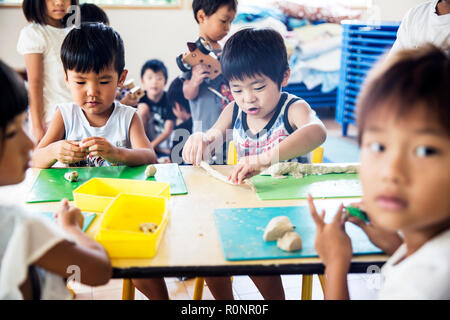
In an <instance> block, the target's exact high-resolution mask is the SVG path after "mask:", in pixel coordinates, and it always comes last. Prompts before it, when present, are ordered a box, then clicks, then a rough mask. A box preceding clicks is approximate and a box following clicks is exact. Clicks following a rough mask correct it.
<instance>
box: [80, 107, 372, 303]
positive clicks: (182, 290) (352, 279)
mask: <svg viewBox="0 0 450 320" xmlns="http://www.w3.org/2000/svg"><path fill="white" fill-rule="evenodd" d="M318 115H319V116H320V118H321V119H322V121H323V122H324V124H325V126H326V128H327V131H328V135H332V136H334V137H339V138H342V139H344V140H345V141H347V142H350V143H354V144H356V128H355V127H354V126H349V130H348V137H345V138H344V137H342V136H341V127H340V125H339V124H337V123H336V122H335V121H334V115H333V113H332V112H330V110H326V109H323V110H318ZM371 277H374V276H373V275H372V274H370V275H369V274H350V275H348V282H349V291H350V298H351V299H361V300H364V299H375V298H376V296H377V290H376V289H372V287H373V283H374V281H373V278H371ZM301 279H302V277H301V275H283V276H282V281H283V286H284V290H285V295H286V299H288V300H299V299H300V298H301V281H302V280H301ZM165 280H166V284H167V288H168V290H169V296H170V299H172V300H191V299H192V297H193V293H194V281H195V280H194V279H189V280H186V281H179V280H178V278H165ZM74 289H75V291H76V292H77V295H76V299H79V300H120V299H121V298H122V280H121V279H112V280H111V281H110V282H109V283H108V284H107V285H105V286H101V287H96V288H91V287H86V286H82V285H78V286H77V287H75V288H74ZM233 293H234V297H235V299H237V300H261V299H262V296H261V294H260V293H259V291H258V290H257V289H256V286H255V285H254V284H253V282H252V281H251V280H250V278H249V277H247V276H234V277H233ZM312 298H313V300H321V299H323V293H322V288H321V286H320V282H319V279H318V277H317V276H314V279H313V294H312ZM135 299H136V300H145V299H146V297H145V296H144V295H143V294H141V293H140V292H139V291H137V290H136V294H135ZM203 299H204V300H212V299H214V298H213V296H212V294H211V292H210V291H209V290H208V288H207V287H206V286H205V289H204V291H203Z"/></svg>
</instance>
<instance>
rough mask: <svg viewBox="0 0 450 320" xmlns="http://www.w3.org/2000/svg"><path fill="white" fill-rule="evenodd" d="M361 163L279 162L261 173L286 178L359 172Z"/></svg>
mask: <svg viewBox="0 0 450 320" xmlns="http://www.w3.org/2000/svg"><path fill="white" fill-rule="evenodd" d="M358 169H359V165H332V164H330V165H327V164H315V163H314V164H313V163H299V162H279V163H275V164H273V165H271V166H270V167H269V168H267V169H266V170H264V171H263V172H261V175H263V176H264V175H270V176H272V177H273V178H279V179H280V178H285V177H286V176H285V175H286V174H288V175H291V176H293V177H295V178H302V177H304V176H307V175H320V174H328V173H357V172H358Z"/></svg>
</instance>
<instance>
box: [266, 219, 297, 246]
mask: <svg viewBox="0 0 450 320" xmlns="http://www.w3.org/2000/svg"><path fill="white" fill-rule="evenodd" d="M294 228H295V227H294V226H293V225H292V223H291V220H289V217H287V216H278V217H275V218H272V220H270V221H269V223H268V224H267V226H266V228H265V229H264V236H263V239H264V241H274V240H277V239H278V238H281V237H282V236H283V235H284V234H285V233H286V232H289V231H293V230H294Z"/></svg>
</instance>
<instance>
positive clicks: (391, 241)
mask: <svg viewBox="0 0 450 320" xmlns="http://www.w3.org/2000/svg"><path fill="white" fill-rule="evenodd" d="M350 205H351V206H353V207H356V208H359V209H361V210H364V211H365V212H366V213H367V211H366V210H365V207H364V204H363V203H362V202H358V203H352V204H350ZM367 215H368V216H369V217H370V214H369V213H368V214H367ZM347 221H349V222H351V223H353V224H356V225H357V226H358V227H360V228H361V229H362V230H363V231H364V232H365V233H366V234H367V236H368V237H369V240H370V241H371V242H372V243H373V244H374V245H376V246H377V247H378V248H380V249H381V250H383V251H384V252H386V253H387V254H388V255H392V254H393V253H394V252H395V251H396V250H397V249H398V247H400V245H401V244H402V243H403V240H402V238H400V236H399V235H398V234H397V233H396V232H390V231H386V230H384V229H381V228H380V227H379V226H377V225H376V224H374V222H373V220H371V221H370V223H366V222H365V221H363V220H361V219H359V218H357V217H354V216H349V217H348V218H347Z"/></svg>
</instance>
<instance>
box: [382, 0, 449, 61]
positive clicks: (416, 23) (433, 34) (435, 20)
mask: <svg viewBox="0 0 450 320" xmlns="http://www.w3.org/2000/svg"><path fill="white" fill-rule="evenodd" d="M426 42H431V43H433V44H434V45H436V46H438V47H444V46H445V45H447V46H448V45H450V0H432V1H427V2H425V3H422V4H420V5H418V6H416V7H414V8H411V9H409V10H408V12H407V13H406V15H405V16H404V18H403V20H402V23H401V24H400V27H399V29H398V32H397V40H396V41H395V43H394V45H393V47H392V49H391V51H390V52H391V53H393V52H395V51H397V50H401V49H415V48H417V47H419V46H421V45H422V44H424V43H426Z"/></svg>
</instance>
